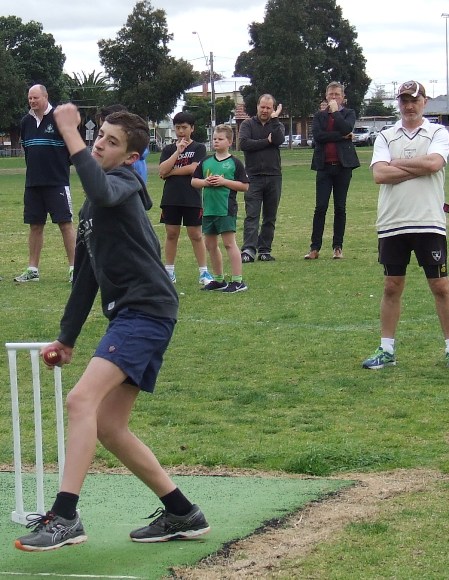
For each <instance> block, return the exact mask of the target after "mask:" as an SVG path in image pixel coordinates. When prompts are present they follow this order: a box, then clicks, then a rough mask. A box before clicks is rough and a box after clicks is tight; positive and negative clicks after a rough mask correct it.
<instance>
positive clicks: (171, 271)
mask: <svg viewBox="0 0 449 580" xmlns="http://www.w3.org/2000/svg"><path fill="white" fill-rule="evenodd" d="M165 269H166V270H167V272H168V273H169V274H174V272H175V265H174V264H170V265H168V264H166V266H165Z"/></svg>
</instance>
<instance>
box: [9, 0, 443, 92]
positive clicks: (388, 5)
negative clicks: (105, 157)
mask: <svg viewBox="0 0 449 580" xmlns="http://www.w3.org/2000/svg"><path fill="white" fill-rule="evenodd" d="M135 4H136V1H135V0H73V1H69V0H16V1H15V2H11V0H0V15H2V16H9V15H15V16H18V17H20V18H21V19H22V20H23V22H28V21H29V20H36V21H38V22H41V23H42V24H43V27H44V32H47V33H51V34H53V36H54V38H55V41H56V43H57V44H59V45H60V46H61V47H62V50H63V52H64V54H65V55H66V57H67V60H66V63H65V70H66V72H67V73H69V74H72V73H73V72H77V73H80V72H82V71H84V72H86V73H90V72H92V71H93V70H95V71H97V72H100V71H101V70H102V69H101V66H100V63H99V59H98V46H97V41H98V40H99V39H112V38H115V36H116V34H117V32H118V31H119V29H120V28H121V27H122V26H123V25H124V24H125V22H126V19H127V16H128V15H129V14H130V13H131V12H132V10H133V8H134V6H135ZM217 4H218V3H217V2H216V1H215V0H190V1H189V2H183V1H182V0H153V1H152V5H153V8H163V9H164V10H165V11H166V14H167V25H168V30H169V32H170V33H172V34H173V35H174V40H173V41H172V42H171V43H170V45H169V47H170V50H171V54H172V55H173V56H174V57H176V58H181V57H182V58H185V59H186V60H188V61H190V62H191V63H192V65H193V66H194V68H195V69H197V70H204V69H205V68H206V66H205V62H204V57H203V52H202V49H201V45H200V42H199V39H200V40H201V44H202V46H203V49H204V52H205V53H206V55H207V56H208V55H209V53H210V52H213V53H214V62H215V66H214V68H215V70H216V71H217V72H219V73H221V74H224V75H225V76H231V75H232V73H233V70H234V64H235V61H236V58H237V57H238V55H239V54H240V52H242V51H244V50H248V49H249V48H250V47H249V44H248V40H249V34H248V25H249V24H250V23H251V22H253V21H256V22H262V21H263V19H264V11H265V5H266V2H263V1H262V2H260V1H259V0H225V1H223V2H221V3H220V4H222V5H223V8H218V7H217ZM337 4H339V5H340V6H341V8H342V9H343V17H344V18H346V19H347V20H349V22H350V24H351V25H352V26H354V27H355V29H356V31H357V33H358V42H359V44H360V46H361V47H362V49H363V54H364V56H365V58H366V60H367V73H368V75H369V76H370V77H371V78H372V79H373V85H376V86H380V85H383V86H384V88H385V90H386V91H387V93H390V92H392V91H393V86H394V85H393V83H395V84H396V86H397V83H401V82H403V81H406V80H412V79H413V80H418V81H420V82H422V83H423V84H424V85H425V87H426V88H427V93H428V95H429V96H437V95H439V94H446V19H445V18H443V17H442V16H441V14H442V13H449V0H427V1H426V2H419V3H418V2H416V1H415V2H413V1H411V0H374V1H369V2H368V0H337ZM186 8H187V11H186V10H185V9H186ZM193 31H197V32H198V35H199V36H198V35H194V34H192V32H193ZM430 81H432V82H430Z"/></svg>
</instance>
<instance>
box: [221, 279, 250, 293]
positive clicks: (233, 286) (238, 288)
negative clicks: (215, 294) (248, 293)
mask: <svg viewBox="0 0 449 580" xmlns="http://www.w3.org/2000/svg"><path fill="white" fill-rule="evenodd" d="M245 290H248V286H247V285H246V284H245V282H243V281H242V282H229V284H228V285H227V287H226V288H225V289H224V290H223V293H231V292H244V291H245Z"/></svg>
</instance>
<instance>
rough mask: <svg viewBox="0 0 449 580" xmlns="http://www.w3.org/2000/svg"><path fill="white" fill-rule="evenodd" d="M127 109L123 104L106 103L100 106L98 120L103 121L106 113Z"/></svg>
mask: <svg viewBox="0 0 449 580" xmlns="http://www.w3.org/2000/svg"><path fill="white" fill-rule="evenodd" d="M127 110H128V109H127V108H126V107H125V105H120V104H119V103H117V104H116V105H107V106H106V107H101V109H100V121H101V122H102V123H104V120H105V119H106V117H107V116H108V115H110V114H111V113H118V112H119V111H127Z"/></svg>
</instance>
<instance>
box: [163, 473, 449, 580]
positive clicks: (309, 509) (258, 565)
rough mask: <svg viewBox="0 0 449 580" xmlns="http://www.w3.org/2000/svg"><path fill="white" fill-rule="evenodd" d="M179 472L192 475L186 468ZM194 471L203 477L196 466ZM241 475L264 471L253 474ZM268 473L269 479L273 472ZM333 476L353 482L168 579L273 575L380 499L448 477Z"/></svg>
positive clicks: (376, 507)
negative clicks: (285, 562)
mask: <svg viewBox="0 0 449 580" xmlns="http://www.w3.org/2000/svg"><path fill="white" fill-rule="evenodd" d="M176 473H181V472H179V471H176ZM182 473H183V474H184V473H185V474H189V475H193V474H194V472H193V471H192V472H190V471H187V470H186V471H185V472H184V471H183V472H182ZM197 473H198V475H206V472H205V471H204V472H201V470H197ZM207 474H208V475H236V476H238V475H239V474H240V475H241V474H242V473H241V472H237V471H236V472H233V471H228V472H226V473H225V472H224V471H218V472H217V473H215V472H214V471H212V472H211V471H208V472H207ZM243 474H244V475H263V474H262V473H257V474H256V473H255V472H244V473H243ZM265 475H268V474H265ZM270 476H271V477H273V473H270ZM284 476H285V475H283V477H284ZM338 479H351V480H354V481H357V482H358V483H357V484H356V485H355V486H354V487H351V488H347V489H345V490H343V491H341V492H339V493H337V494H335V495H333V496H331V497H329V498H327V499H326V500H324V501H322V502H314V503H311V504H309V505H308V506H306V507H305V508H304V509H301V510H300V511H298V512H297V513H295V514H293V515H292V516H290V517H289V518H288V519H287V520H285V521H284V522H283V523H282V525H281V526H279V527H277V526H268V527H266V528H265V529H264V530H263V531H261V533H257V534H254V535H252V536H250V537H249V538H246V539H244V540H240V541H237V542H235V543H233V544H231V545H230V546H228V547H227V548H226V549H225V550H223V551H222V553H220V554H218V555H216V556H211V557H210V558H207V559H206V560H204V561H203V562H201V563H200V564H199V565H198V566H196V567H195V568H174V569H173V572H172V573H173V577H174V578H176V579H177V580H233V579H236V578H238V579H240V578H268V577H269V578H275V577H276V572H277V571H278V570H279V567H280V563H281V562H282V560H283V559H289V560H291V559H295V558H301V557H304V556H306V555H307V554H308V553H309V552H311V551H312V550H313V549H314V548H315V547H316V546H317V545H318V544H320V543H323V542H327V541H329V540H331V538H332V537H333V536H335V535H336V534H337V533H339V532H340V531H342V530H343V528H344V527H345V526H346V525H347V524H349V523H350V522H356V521H361V520H365V519H367V518H373V517H375V516H376V514H377V513H378V512H379V511H380V509H381V507H382V508H383V507H384V504H385V501H388V500H389V499H392V498H394V497H396V496H398V495H401V494H404V493H411V492H417V491H422V490H425V489H428V488H429V485H432V484H435V483H436V482H437V481H442V480H445V481H449V476H444V475H442V474H441V473H439V472H436V471H424V470H397V471H391V472H387V473H376V474H366V473H364V474H360V473H345V474H344V476H341V477H339V478H338Z"/></svg>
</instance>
